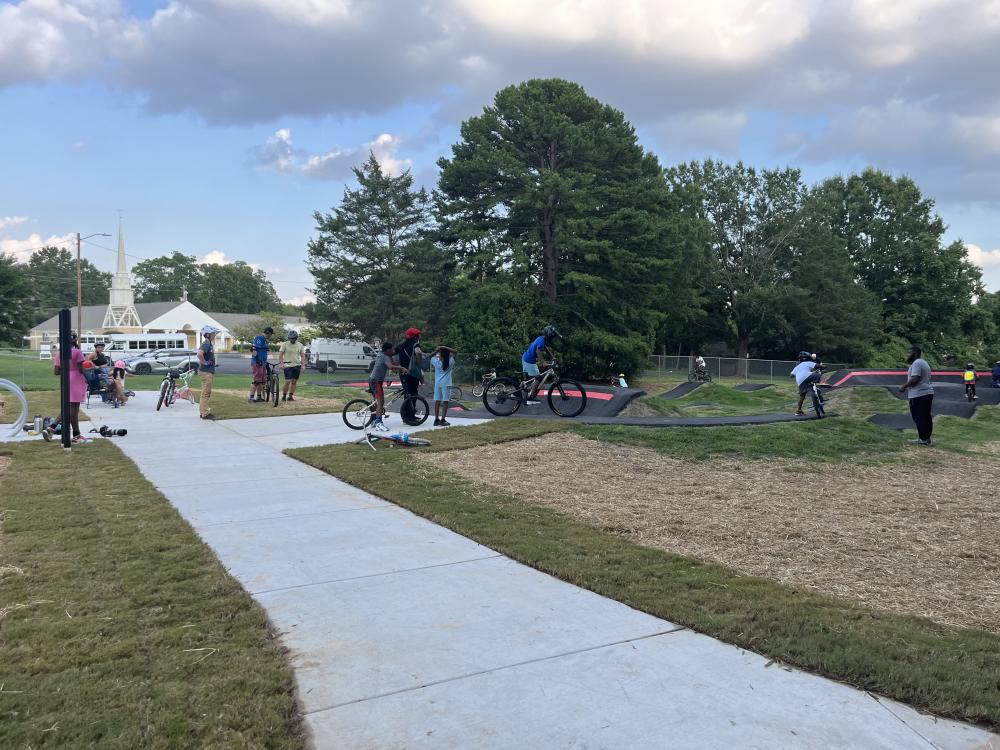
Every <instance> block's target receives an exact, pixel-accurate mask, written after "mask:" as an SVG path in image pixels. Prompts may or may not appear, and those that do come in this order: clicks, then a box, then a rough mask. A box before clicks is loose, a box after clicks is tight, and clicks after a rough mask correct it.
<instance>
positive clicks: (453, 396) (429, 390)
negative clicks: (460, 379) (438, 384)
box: [420, 382, 463, 403]
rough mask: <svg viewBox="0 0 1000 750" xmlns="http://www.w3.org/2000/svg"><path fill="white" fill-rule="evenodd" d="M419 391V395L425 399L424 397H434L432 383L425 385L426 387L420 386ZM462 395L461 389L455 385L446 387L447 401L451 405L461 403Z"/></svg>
mask: <svg viewBox="0 0 1000 750" xmlns="http://www.w3.org/2000/svg"><path fill="white" fill-rule="evenodd" d="M420 390H421V395H422V396H424V397H425V398H426V397H431V396H433V395H434V383H433V382H431V383H427V384H426V385H424V386H421V388H420ZM462 395H463V394H462V389H461V388H460V387H459V386H457V385H449V386H448V400H449V401H451V402H453V403H454V402H458V401H461V400H462Z"/></svg>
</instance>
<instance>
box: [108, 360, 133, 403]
mask: <svg viewBox="0 0 1000 750" xmlns="http://www.w3.org/2000/svg"><path fill="white" fill-rule="evenodd" d="M111 382H112V383H114V386H115V392H116V393H117V394H118V400H119V401H121V402H122V406H124V405H125V404H127V403H128V396H129V392H128V391H127V390H125V360H124V359H119V360H117V361H116V362H115V366H114V369H113V370H112V371H111Z"/></svg>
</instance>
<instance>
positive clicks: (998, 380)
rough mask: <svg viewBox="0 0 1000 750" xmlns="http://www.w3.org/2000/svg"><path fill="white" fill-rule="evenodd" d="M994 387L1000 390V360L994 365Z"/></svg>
mask: <svg viewBox="0 0 1000 750" xmlns="http://www.w3.org/2000/svg"><path fill="white" fill-rule="evenodd" d="M992 375H993V387H994V388H1000V359H998V360H997V362H996V364H995V365H993V373H992Z"/></svg>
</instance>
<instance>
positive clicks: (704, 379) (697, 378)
mask: <svg viewBox="0 0 1000 750" xmlns="http://www.w3.org/2000/svg"><path fill="white" fill-rule="evenodd" d="M688 382H689V383H711V382H712V376H711V375H710V374H709V373H708V371H707V370H692V371H691V372H689V373H688Z"/></svg>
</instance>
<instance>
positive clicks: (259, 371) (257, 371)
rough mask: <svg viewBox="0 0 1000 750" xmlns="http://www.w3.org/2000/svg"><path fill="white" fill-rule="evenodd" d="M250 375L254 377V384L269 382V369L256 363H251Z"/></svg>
mask: <svg viewBox="0 0 1000 750" xmlns="http://www.w3.org/2000/svg"><path fill="white" fill-rule="evenodd" d="M250 373H251V375H252V376H253V382H254V384H257V383H263V382H265V381H266V380H267V368H265V367H264V365H259V364H257V363H256V362H251V363H250Z"/></svg>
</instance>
